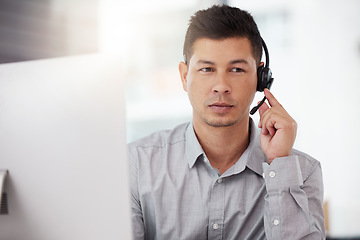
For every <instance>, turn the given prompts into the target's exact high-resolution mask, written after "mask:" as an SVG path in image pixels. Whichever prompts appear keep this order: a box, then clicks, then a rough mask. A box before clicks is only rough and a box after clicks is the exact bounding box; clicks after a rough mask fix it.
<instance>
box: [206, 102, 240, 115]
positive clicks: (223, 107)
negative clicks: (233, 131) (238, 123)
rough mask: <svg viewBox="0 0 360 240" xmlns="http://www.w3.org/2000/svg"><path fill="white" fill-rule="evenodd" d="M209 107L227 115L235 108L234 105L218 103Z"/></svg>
mask: <svg viewBox="0 0 360 240" xmlns="http://www.w3.org/2000/svg"><path fill="white" fill-rule="evenodd" d="M209 107H210V108H211V110H213V111H214V112H216V113H227V112H229V111H230V110H231V109H232V108H233V107H234V105H231V104H228V103H220V102H217V103H213V104H210V105H209Z"/></svg>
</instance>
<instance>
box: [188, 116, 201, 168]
mask: <svg viewBox="0 0 360 240" xmlns="http://www.w3.org/2000/svg"><path fill="white" fill-rule="evenodd" d="M185 134H186V135H185V137H186V143H185V144H186V146H185V151H186V157H187V161H188V164H189V167H190V168H192V167H193V166H194V164H195V162H196V160H197V159H198V158H199V156H202V155H203V154H204V151H203V149H202V147H201V145H200V143H199V141H198V139H197V137H196V134H195V131H194V126H193V123H192V122H190V124H189V125H188V127H187V129H186V133H185Z"/></svg>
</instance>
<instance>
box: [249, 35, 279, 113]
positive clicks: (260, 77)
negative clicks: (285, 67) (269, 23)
mask: <svg viewBox="0 0 360 240" xmlns="http://www.w3.org/2000/svg"><path fill="white" fill-rule="evenodd" d="M261 42H262V47H263V49H264V52H265V60H266V62H265V66H264V65H261V66H259V67H258V69H257V87H256V91H258V92H263V91H264V90H265V88H267V89H269V90H270V88H271V85H272V84H273V82H274V78H273V77H272V72H271V69H270V59H269V51H268V49H267V46H266V44H265V41H264V39H262V38H261ZM265 100H266V97H264V98H263V99H262V100H261V102H260V103H259V104H258V105H256V106H255V107H254V108H253V109H251V111H250V114H251V115H253V114H254V113H255V112H256V111H257V110H258V109H259V108H260V106H261V105H262V104H263V103H264V102H265Z"/></svg>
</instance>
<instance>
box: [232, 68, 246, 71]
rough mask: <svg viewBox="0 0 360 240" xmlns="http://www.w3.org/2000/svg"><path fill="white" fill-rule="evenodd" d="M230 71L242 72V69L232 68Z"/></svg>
mask: <svg viewBox="0 0 360 240" xmlns="http://www.w3.org/2000/svg"><path fill="white" fill-rule="evenodd" d="M230 72H244V70H243V69H241V68H232V69H231V70H230Z"/></svg>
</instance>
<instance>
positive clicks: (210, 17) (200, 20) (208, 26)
mask: <svg viewBox="0 0 360 240" xmlns="http://www.w3.org/2000/svg"><path fill="white" fill-rule="evenodd" d="M230 37H245V38H248V39H249V41H250V43H251V47H252V53H253V57H254V58H255V60H256V63H257V65H259V64H260V61H261V56H262V38H261V36H260V32H259V30H258V27H257V25H256V23H255V21H254V19H253V17H252V16H251V15H250V13H248V12H247V11H244V10H241V9H239V8H235V7H230V6H227V5H221V6H219V5H214V6H212V7H210V8H208V9H206V10H199V11H197V12H196V13H195V14H194V15H193V16H192V17H191V18H190V21H189V27H188V29H187V32H186V36H185V43H184V49H183V54H184V60H185V63H188V62H189V61H190V58H191V56H192V46H193V44H194V42H195V41H196V40H197V39H199V38H210V39H225V38H230Z"/></svg>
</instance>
